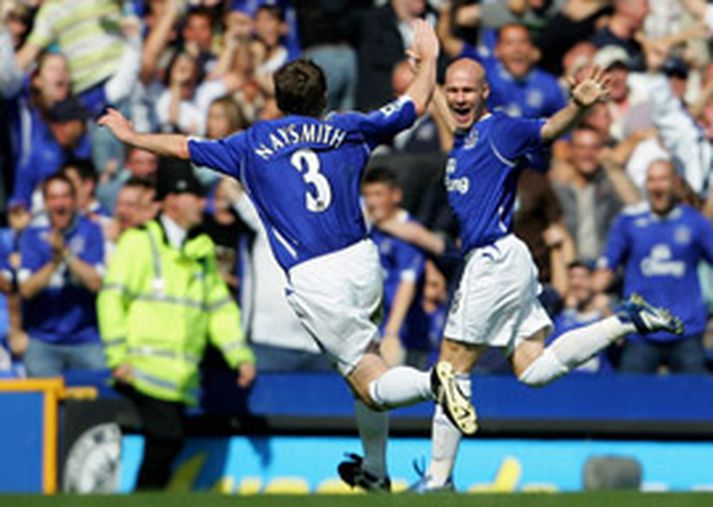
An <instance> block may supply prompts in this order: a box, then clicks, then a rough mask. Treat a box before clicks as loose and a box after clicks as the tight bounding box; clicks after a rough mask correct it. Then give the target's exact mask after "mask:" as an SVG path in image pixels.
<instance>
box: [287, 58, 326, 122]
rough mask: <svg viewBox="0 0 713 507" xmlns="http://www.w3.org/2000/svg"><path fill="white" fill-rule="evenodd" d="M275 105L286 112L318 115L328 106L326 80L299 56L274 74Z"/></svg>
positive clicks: (312, 64) (317, 69)
mask: <svg viewBox="0 0 713 507" xmlns="http://www.w3.org/2000/svg"><path fill="white" fill-rule="evenodd" d="M274 80H275V97H276V99H277V107H279V108H280V111H282V112H283V113H285V114H296V115H300V116H311V117H314V118H319V117H320V116H321V115H322V112H323V111H324V108H325V107H326V106H327V80H326V78H325V77H324V72H322V69H321V68H319V66H318V65H317V64H315V63H314V62H312V61H311V60H305V59H302V58H300V59H298V60H294V61H292V62H290V63H287V64H285V65H283V66H282V67H280V69H279V70H278V71H277V72H276V73H275V76H274Z"/></svg>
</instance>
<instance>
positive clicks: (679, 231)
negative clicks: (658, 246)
mask: <svg viewBox="0 0 713 507" xmlns="http://www.w3.org/2000/svg"><path fill="white" fill-rule="evenodd" d="M673 240H674V241H675V242H676V243H678V244H679V245H687V244H688V243H690V242H691V229H689V228H688V227H686V226H685V225H679V226H678V227H676V230H675V231H674V232H673Z"/></svg>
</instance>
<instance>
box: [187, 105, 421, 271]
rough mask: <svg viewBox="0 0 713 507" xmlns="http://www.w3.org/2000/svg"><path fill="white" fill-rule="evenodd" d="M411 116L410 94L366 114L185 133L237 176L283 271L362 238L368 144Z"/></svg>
mask: <svg viewBox="0 0 713 507" xmlns="http://www.w3.org/2000/svg"><path fill="white" fill-rule="evenodd" d="M415 119H416V109H415V107H414V103H413V101H412V100H411V99H410V98H408V97H401V98H400V99H398V100H396V101H394V102H392V103H390V104H387V105H386V106H384V107H383V108H381V109H380V110H378V111H374V112H372V113H369V114H360V113H346V114H336V115H332V116H330V117H328V118H327V119H325V120H320V119H317V118H310V117H304V116H287V117H284V118H280V119H277V120H271V121H264V122H259V123H256V124H255V125H253V126H252V127H251V128H250V129H248V130H247V131H245V132H241V133H238V134H235V135H232V136H230V137H227V138H225V139H221V140H217V141H200V140H190V141H189V143H188V147H189V151H190V158H191V161H192V162H193V163H194V164H197V165H199V166H205V167H209V168H212V169H215V170H218V171H220V172H223V173H225V174H227V175H229V176H233V177H235V178H237V179H238V180H240V182H241V183H242V184H243V186H244V187H245V189H246V191H247V193H248V195H249V196H250V199H251V200H252V202H253V203H254V204H255V207H256V209H257V211H258V213H259V215H260V218H261V219H262V221H263V224H264V226H265V230H266V231H267V234H268V236H269V239H270V244H271V246H272V250H273V252H274V254H275V258H276V259H277V261H278V263H279V264H280V265H281V266H282V267H283V268H284V269H285V270H288V269H290V268H291V267H292V266H294V265H296V264H299V263H300V262H304V261H306V260H308V259H311V258H313V257H316V256H319V255H324V254H328V253H331V252H334V251H336V250H339V249H341V248H344V247H347V246H349V245H351V244H353V243H355V242H357V241H359V240H361V239H363V238H364V237H366V225H365V223H364V217H363V215H362V211H361V207H360V201H359V183H360V180H361V175H362V171H363V170H364V167H365V166H366V163H367V161H368V158H369V155H370V153H371V150H372V149H373V148H374V147H376V146H377V145H379V144H383V143H385V142H389V141H390V140H391V139H392V138H393V136H394V135H396V134H397V133H399V132H400V131H401V130H403V129H405V128H408V127H410V126H411V125H412V124H413V122H414V120H415Z"/></svg>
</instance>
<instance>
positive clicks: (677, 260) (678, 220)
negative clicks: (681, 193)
mask: <svg viewBox="0 0 713 507" xmlns="http://www.w3.org/2000/svg"><path fill="white" fill-rule="evenodd" d="M701 260H705V261H707V262H709V263H713V227H712V226H711V224H710V223H709V222H708V221H707V220H706V219H705V217H704V216H703V215H701V214H700V213H699V212H698V211H696V210H695V209H693V208H691V207H689V206H683V205H681V206H677V207H676V208H674V209H673V210H672V211H671V212H670V213H669V214H668V215H667V216H665V217H660V216H658V215H656V214H655V213H653V212H652V211H650V209H649V208H648V206H637V207H633V208H629V209H627V210H625V211H624V212H622V213H621V214H620V215H619V216H618V217H617V219H616V220H615V221H614V223H613V224H612V228H611V230H610V232H609V239H608V242H607V246H606V249H605V251H604V255H603V257H602V258H601V259H600V260H599V267H602V268H609V269H616V268H617V267H618V266H620V265H623V266H624V295H625V296H629V295H630V294H631V293H632V292H637V293H639V294H641V295H642V296H644V297H645V298H646V299H647V300H648V301H650V302H651V303H652V304H654V305H657V306H665V307H666V308H668V309H670V310H671V312H672V313H673V314H674V315H676V316H677V317H679V318H680V319H681V320H682V321H683V325H684V326H685V328H686V335H688V336H692V335H697V334H700V333H703V331H704V330H705V327H706V317H707V313H706V307H705V303H704V301H703V296H702V294H701V287H700V283H699V279H698V264H699V262H700V261H701ZM635 338H636V337H635ZM647 338H649V339H653V340H672V339H675V338H676V337H675V336H674V335H671V334H669V333H664V332H658V333H653V334H650V335H647Z"/></svg>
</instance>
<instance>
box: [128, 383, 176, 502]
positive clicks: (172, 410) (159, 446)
mask: <svg viewBox="0 0 713 507" xmlns="http://www.w3.org/2000/svg"><path fill="white" fill-rule="evenodd" d="M117 390H118V391H119V392H121V393H122V394H124V395H125V396H127V397H128V398H129V399H131V400H132V401H133V403H134V406H135V407H136V411H137V412H138V414H139V417H140V419H141V423H142V435H143V437H144V457H143V460H142V462H141V469H140V470H139V477H138V479H137V481H136V490H140V491H150V490H161V489H164V488H165V487H166V486H167V484H168V481H169V480H170V478H171V465H172V464H173V461H174V460H175V459H176V458H177V457H178V454H179V453H180V452H181V449H183V442H184V425H183V418H184V405H183V404H182V403H179V402H173V401H164V400H159V399H156V398H152V397H150V396H147V395H145V394H143V393H140V392H138V391H136V390H135V389H134V388H133V387H131V386H128V385H125V384H124V385H121V386H119V385H117Z"/></svg>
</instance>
